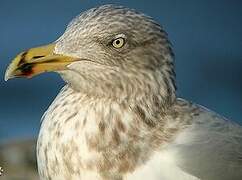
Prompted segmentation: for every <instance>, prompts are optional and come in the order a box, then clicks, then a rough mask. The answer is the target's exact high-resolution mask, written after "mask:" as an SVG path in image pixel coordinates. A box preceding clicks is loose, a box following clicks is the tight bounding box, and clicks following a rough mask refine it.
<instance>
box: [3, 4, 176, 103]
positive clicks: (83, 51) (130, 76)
mask: <svg viewBox="0 0 242 180" xmlns="http://www.w3.org/2000/svg"><path fill="white" fill-rule="evenodd" d="M50 71H54V72H57V73H59V74H60V75H61V76H62V78H63V79H64V80H65V81H66V82H67V83H68V84H69V86H70V87H72V88H73V89H75V90H76V91H80V92H83V93H87V94H90V95H96V96H110V97H115V98H117V97H121V96H122V97H123V98H129V97H136V96H139V95H140V96H147V95H149V94H159V95H161V96H162V97H163V98H168V99H169V100H172V99H174V97H175V89H176V88H175V73H174V64H173V53H172V50H171V44H170V42H169V40H168V38H167V34H166V32H165V31H164V30H163V28H162V27H161V26H160V25H159V24H158V23H157V22H156V21H155V20H154V19H152V18H151V17H148V16H146V15H144V14H142V13H139V12H137V11H135V10H133V9H129V8H126V7H122V6H116V5H103V6H100V7H97V8H92V9H90V10H87V11H85V12H83V13H81V14H80V15H78V16H77V17H75V18H74V19H73V20H72V21H71V22H70V23H69V25H68V26H67V28H66V31H65V32H64V34H63V35H62V36H61V37H60V38H59V39H57V40H56V41H55V42H53V43H51V44H49V45H45V46H41V47H37V48H31V49H29V50H26V51H24V52H22V53H20V54H19V55H17V57H16V58H15V59H14V60H13V61H12V63H11V64H10V65H9V67H8V69H7V71H6V74H5V79H6V80H8V79H10V78H14V77H33V76H35V75H38V74H40V73H43V72H50Z"/></svg>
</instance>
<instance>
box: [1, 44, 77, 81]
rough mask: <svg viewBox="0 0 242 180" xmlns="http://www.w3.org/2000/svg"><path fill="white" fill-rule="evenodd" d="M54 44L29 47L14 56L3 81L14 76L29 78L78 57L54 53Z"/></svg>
mask: <svg viewBox="0 0 242 180" xmlns="http://www.w3.org/2000/svg"><path fill="white" fill-rule="evenodd" d="M54 48H55V44H50V45H46V46H41V47H36V48H31V49H29V50H27V51H24V52H22V53H20V54H18V55H17V56H16V58H14V60H13V61H12V62H11V64H10V65H9V66H8V68H7V70H6V73H5V81H7V80H8V79H11V78H15V77H27V78H31V77H33V76H35V75H38V74H40V73H43V72H50V71H59V70H64V69H66V68H67V65H69V64H70V63H72V62H74V61H75V60H77V59H78V58H74V57H68V56H64V55H60V54H55V53H54Z"/></svg>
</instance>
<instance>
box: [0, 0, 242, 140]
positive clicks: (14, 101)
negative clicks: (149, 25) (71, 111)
mask: <svg viewBox="0 0 242 180" xmlns="http://www.w3.org/2000/svg"><path fill="white" fill-rule="evenodd" d="M106 3H117V4H122V5H125V6H128V7H131V8H135V9H137V10H139V11H142V12H144V13H146V14H148V15H150V16H152V17H154V18H155V19H156V20H157V21H158V22H159V23H160V24H162V25H163V26H164V27H165V29H166V31H167V32H168V34H169V37H170V40H171V42H172V43H173V46H174V52H175V54H176V72H177V83H178V94H179V96H181V97H184V98H186V99H189V100H192V101H194V102H196V103H199V104H202V105H204V106H206V107H208V108H210V109H212V110H214V111H216V112H218V113H220V114H222V115H224V116H225V117H227V118H229V119H233V120H234V121H237V122H239V123H240V124H242V118H241V116H242V1H239V0H231V1H228V0H212V1H211V0H200V1H198V0H197V1H194V0H186V1H180V0H156V1H155V0H153V1H151V0H149V1H144V0H143V1H142V0H136V1H132V2H131V1H130V0H124V1H95V0H68V1H67V0H41V1H33V0H1V1H0V141H2V140H9V139H12V138H16V137H31V136H36V135H37V133H38V129H39V126H40V118H41V115H42V114H43V113H44V111H45V110H46V109H47V107H48V106H49V104H50V103H51V102H52V100H53V98H54V97H55V96H56V95H57V93H58V91H59V90H60V88H61V87H62V86H63V85H64V83H63V81H62V80H61V78H60V77H59V76H58V75H57V74H55V73H48V74H42V75H40V76H37V77H35V78H33V79H30V80H27V79H13V80H10V81H8V82H4V80H3V78H4V72H5V69H6V67H7V65H8V64H9V63H10V61H11V59H12V58H13V57H14V56H15V55H16V54H17V53H19V52H20V51H22V50H24V49H27V48H30V47H33V46H37V45H42V44H46V43H49V42H52V41H54V40H56V39H57V38H58V37H59V36H60V35H61V34H62V33H63V31H64V30H65V27H66V25H67V23H68V22H69V21H70V20H71V19H72V18H73V17H74V16H76V15H77V14H79V13H80V12H81V11H83V10H85V9H89V8H91V7H93V6H97V5H101V4H106Z"/></svg>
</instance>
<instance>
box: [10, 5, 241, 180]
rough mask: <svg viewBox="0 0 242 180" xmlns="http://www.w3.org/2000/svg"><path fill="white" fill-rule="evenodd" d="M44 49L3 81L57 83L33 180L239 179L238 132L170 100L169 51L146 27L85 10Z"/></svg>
mask: <svg viewBox="0 0 242 180" xmlns="http://www.w3.org/2000/svg"><path fill="white" fill-rule="evenodd" d="M117 39H118V40H119V41H118V42H117V41H116V40H117ZM114 41H115V42H114ZM120 41H121V42H120ZM114 43H117V44H115V45H114ZM120 43H124V44H121V45H120ZM52 47H54V51H53V53H52V54H51V55H49V54H48V55H46V51H44V53H42V54H44V55H42V57H40V56H38V57H37V56H36V55H34V54H35V53H36V50H35V49H34V50H33V49H32V50H31V49H30V50H29V51H26V52H25V53H22V54H20V55H19V56H18V57H17V58H16V59H15V61H14V62H13V63H12V64H11V65H10V67H9V70H8V71H7V72H6V79H8V78H9V77H13V76H33V75H35V74H38V73H41V72H44V71H50V70H52V71H53V70H55V71H57V72H58V73H60V74H61V76H62V77H63V79H64V80H65V81H66V82H67V85H66V86H65V87H64V88H63V89H62V91H61V92H60V94H59V95H58V96H57V98H56V99H55V101H54V102H53V103H52V105H51V106H50V107H49V109H48V110H47V112H46V113H45V115H44V116H43V121H42V125H41V130H40V133H39V139H38V145H37V158H38V169H39V174H40V177H41V180H47V179H51V180H67V179H68V180H79V179H83V180H90V179H97V180H131V179H139V180H142V179H150V180H176V179H179V180H185V179H204V180H241V179H242V128H241V126H239V125H237V124H235V123H232V122H230V121H228V120H225V119H224V118H222V117H220V116H219V115H217V114H215V113H214V112H211V111H209V110H207V109H205V108H203V107H201V106H199V105H196V104H193V103H191V102H188V101H186V100H183V99H179V98H176V94H175V91H176V86H175V72H174V65H173V53H172V50H171V45H170V43H169V40H168V39H167V35H166V33H165V32H164V30H163V29H162V28H161V26H160V25H159V24H157V23H156V22H155V21H154V20H153V19H152V18H150V17H147V16H145V15H144V14H141V13H138V12H136V11H135V10H131V9H128V8H124V7H120V6H114V5H105V6H101V7H98V8H93V9H90V10H88V11H86V12H84V13H82V14H81V15H79V16H77V17H76V18H75V19H74V20H73V21H72V22H71V23H70V24H69V25H68V27H67V30H66V31H65V33H64V34H63V35H62V36H61V37H60V38H59V39H58V40H57V41H56V42H55V44H54V46H51V48H50V46H48V48H45V47H44V49H48V53H49V51H50V50H51V49H52ZM37 50H38V49H37ZM42 51H43V49H42V50H41V52H42ZM35 57H37V58H36V59H37V60H34V59H35ZM38 58H39V59H38ZM59 59H61V60H62V61H60V60H59ZM60 62H63V63H65V65H63V64H62V65H60V64H61V63H60ZM43 63H44V65H43ZM51 63H52V67H51V68H50V67H48V68H47V65H46V64H51ZM54 63H59V64H58V68H57V65H55V64H54ZM53 64H54V65H53ZM45 65H46V67H45ZM43 66H44V67H43ZM53 66H55V69H53ZM16 67H18V68H16ZM45 68H46V69H45Z"/></svg>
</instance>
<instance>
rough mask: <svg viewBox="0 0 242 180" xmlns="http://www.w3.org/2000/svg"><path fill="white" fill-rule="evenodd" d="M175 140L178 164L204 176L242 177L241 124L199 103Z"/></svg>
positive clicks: (215, 178)
mask: <svg viewBox="0 0 242 180" xmlns="http://www.w3.org/2000/svg"><path fill="white" fill-rule="evenodd" d="M197 107H198V108H199V109H200V110H201V111H200V113H199V115H198V116H194V117H193V121H192V124H191V125H189V126H188V127H187V128H186V130H184V132H182V133H181V135H180V136H179V138H177V140H176V141H175V143H174V144H172V145H171V146H170V148H171V150H172V151H173V152H175V154H176V159H177V164H178V166H179V167H180V168H181V169H183V170H184V171H186V172H187V173H189V174H192V175H194V176H196V177H198V178H200V179H204V180H242V127H241V126H239V125H238V124H235V123H232V122H230V121H228V120H226V119H225V118H223V117H221V116H219V115H217V114H216V113H214V112H211V111H209V110H207V109H205V108H203V107H201V106H197Z"/></svg>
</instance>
